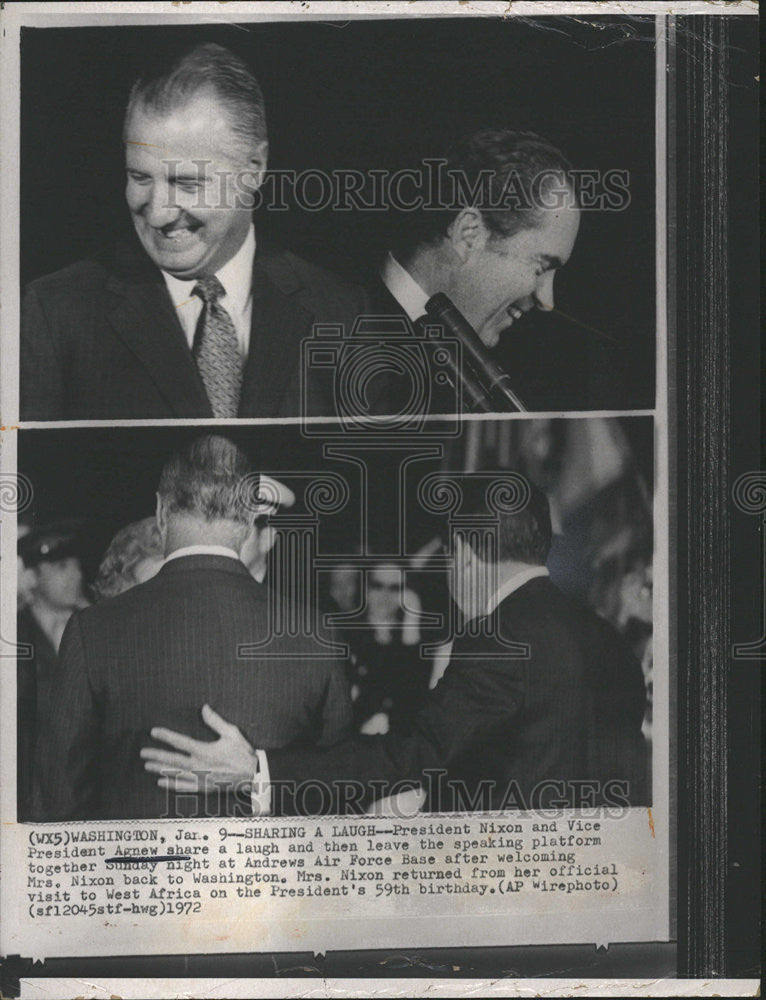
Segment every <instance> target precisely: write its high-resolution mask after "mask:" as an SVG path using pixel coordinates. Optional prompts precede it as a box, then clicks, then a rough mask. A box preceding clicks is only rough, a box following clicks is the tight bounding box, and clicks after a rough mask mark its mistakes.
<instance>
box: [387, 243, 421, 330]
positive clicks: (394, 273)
mask: <svg viewBox="0 0 766 1000" xmlns="http://www.w3.org/2000/svg"><path fill="white" fill-rule="evenodd" d="M380 277H381V280H382V281H383V284H384V285H385V286H386V288H387V289H388V290H389V292H391V294H392V295H393V297H394V298H395V299H396V301H397V302H398V303H399V305H400V306H401V307H402V308H403V309H404V311H405V312H406V313H407V315H408V316H409V318H410V319H411V320H412V322H413V323H414V322H415V320H418V319H420V317H421V316H423V315H425V311H426V302H428V300H429V298H430V296H429V295H428V294H427V293H426V292H424V291H423V289H422V288H421V287H420V285H419V284H418V283H417V281H415V279H414V278H413V277H412V275H411V274H410V273H409V271H407V270H405V268H403V267H402V265H401V264H400V263H399V261H398V260H397V259H396V258H395V257H394V255H393V254H392V253H389V254H388V255H387V256H386V259H385V260H384V261H383V266H382V268H381V270H380Z"/></svg>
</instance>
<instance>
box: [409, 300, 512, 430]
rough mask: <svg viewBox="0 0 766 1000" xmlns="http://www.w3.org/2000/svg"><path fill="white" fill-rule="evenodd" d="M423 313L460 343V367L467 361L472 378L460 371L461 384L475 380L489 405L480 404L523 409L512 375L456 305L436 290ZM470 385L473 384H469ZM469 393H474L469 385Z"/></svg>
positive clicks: (509, 410) (503, 409) (496, 408)
mask: <svg viewBox="0 0 766 1000" xmlns="http://www.w3.org/2000/svg"><path fill="white" fill-rule="evenodd" d="M426 313H427V314H428V316H429V318H430V319H433V320H434V321H435V322H438V323H440V324H441V325H442V326H443V327H444V329H445V331H446V332H447V333H448V334H450V336H452V337H454V338H455V339H456V340H458V341H459V342H460V344H462V347H463V355H464V356H463V367H464V368H465V366H466V363H467V364H468V366H469V368H470V369H472V370H473V375H475V379H472V378H471V376H470V374H469V373H468V372H465V371H461V372H460V378H461V381H462V382H463V385H464V386H466V384H467V383H468V384H471V383H474V382H475V381H476V380H478V382H479V384H480V387H481V389H482V391H483V394H484V395H485V396H486V397H487V400H488V402H489V406H488V407H486V406H484V405H483V404H478V405H481V408H482V409H484V410H485V412H491V411H492V410H494V411H497V412H500V413H514V412H516V411H519V412H521V413H526V411H527V408H526V406H524V404H523V403H522V402H521V400H520V399H519V397H518V396H517V395H516V393H515V392H514V391H513V389H512V388H511V379H510V376H509V375H508V373H507V372H504V371H503V369H502V368H501V367H500V365H499V364H498V363H497V362H496V361H495V360H494V358H493V357H492V356H491V354H490V353H489V351H488V350H487V348H486V347H485V346H484V344H482V342H481V340H480V339H479V337H478V334H477V333H476V331H475V330H474V328H473V327H472V326H471V324H470V323H469V322H468V320H467V319H466V318H465V316H463V314H462V313H461V312H460V310H459V309H458V308H457V306H456V305H455V304H454V303H453V302H452V301H451V300H450V299H449V298H448V297H447V296H446V295H445V294H444V293H443V292H437V293H436V295H432V296H431V298H430V299H429V300H428V302H426ZM471 388H473V386H471ZM469 393H470V394H471V395H472V396H473V393H472V392H471V389H469Z"/></svg>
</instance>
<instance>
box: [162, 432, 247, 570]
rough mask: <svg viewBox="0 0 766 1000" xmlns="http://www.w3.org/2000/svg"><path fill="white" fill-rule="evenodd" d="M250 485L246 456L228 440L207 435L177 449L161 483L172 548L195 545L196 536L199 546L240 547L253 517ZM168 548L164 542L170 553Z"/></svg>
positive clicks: (163, 508)
mask: <svg viewBox="0 0 766 1000" xmlns="http://www.w3.org/2000/svg"><path fill="white" fill-rule="evenodd" d="M252 485H253V480H252V472H251V465H250V462H249V460H248V457H247V455H246V454H245V452H244V451H243V450H242V449H241V448H239V447H238V446H237V445H235V444H234V443H233V442H232V441H230V440H229V439H228V438H225V437H221V436H219V435H215V434H206V435H205V436H204V437H199V438H196V439H195V440H194V441H192V442H191V444H189V445H187V446H186V447H185V448H182V449H181V450H180V451H177V452H176V453H175V454H174V455H173V456H172V457H171V458H170V459H169V461H168V462H167V463H166V464H165V467H164V468H163V470H162V474H161V475H160V482H159V486H158V487H157V496H158V498H159V501H160V506H161V509H162V512H163V517H164V521H165V522H166V523H167V525H168V530H169V532H170V535H171V541H170V547H178V545H179V544H180V542H181V541H185V542H186V543H187V544H191V541H190V536H191V535H192V534H193V535H195V536H196V537H195V539H194V541H195V542H197V543H199V544H204V542H206V541H207V542H209V543H211V544H225V545H228V546H230V547H232V548H235V549H237V550H238V549H239V547H240V545H241V544H242V542H243V540H244V538H245V537H246V535H247V533H248V532H249V530H250V528H251V526H252V524H253V521H254V512H253V510H252V504H251V503H250V502H249V497H250V496H251V495H252V493H251V490H250V487H251V486H252ZM161 530H163V527H162V525H161ZM173 536H175V543H176V544H175V545H174V537H173ZM179 536H183V539H179ZM168 549H169V546H168V544H167V542H166V545H165V550H166V553H167V551H168Z"/></svg>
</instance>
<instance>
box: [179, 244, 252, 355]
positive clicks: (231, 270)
mask: <svg viewBox="0 0 766 1000" xmlns="http://www.w3.org/2000/svg"><path fill="white" fill-rule="evenodd" d="M254 258H255V229H254V227H253V226H250V229H249V230H248V231H247V236H246V237H245V242H244V243H243V244H242V246H241V247H240V248H239V250H237V252H236V253H235V254H234V256H233V257H232V258H231V260H229V261H227V262H226V263H225V264H224V265H223V267H222V268H221V269H220V270H219V271H216V275H215V276H216V278H218V280H219V281H220V282H221V284H222V285H223V287H224V291H225V293H226V294H225V295H222V296H221V298H220V299H219V300H218V301H219V302H220V304H221V305H222V306H223V308H224V309H225V310H226V312H227V313H228V314H229V316H231V321H232V323H233V324H234V331H235V333H236V334H237V343H238V344H239V349H240V351H241V352H242V357H243V358H246V357H247V354H248V351H249V350H250V323H251V320H252V315H253V260H254ZM162 277H163V278H164V279H165V284H166V285H167V288H168V292H169V293H170V298H171V299H172V301H173V305H174V306H175V307H176V315H177V316H178V319H179V320H180V322H181V326H182V327H183V331H184V333H185V334H186V341H187V343H188V344H189V349H191V348H192V347H193V346H194V333H195V331H196V329H197V322H198V320H199V317H200V313H201V312H202V305H203V303H202V299H201V298H200V297H199V296H198V295H193V294H192V292H193V290H194V286H195V285H196V284H197V279H196V278H193V279H192V280H191V281H182V280H181V279H180V278H176V277H174V276H173V275H172V274H167V272H165V271H163V272H162Z"/></svg>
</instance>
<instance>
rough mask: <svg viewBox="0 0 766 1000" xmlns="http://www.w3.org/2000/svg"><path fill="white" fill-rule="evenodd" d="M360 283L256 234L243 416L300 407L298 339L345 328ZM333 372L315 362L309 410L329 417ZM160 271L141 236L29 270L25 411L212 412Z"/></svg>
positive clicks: (59, 414) (359, 308) (358, 309)
mask: <svg viewBox="0 0 766 1000" xmlns="http://www.w3.org/2000/svg"><path fill="white" fill-rule="evenodd" d="M365 308H366V300H365V296H364V294H363V292H361V290H359V289H357V288H355V287H354V286H352V285H348V284H345V283H344V282H342V281H341V280H340V279H339V278H337V277H335V276H334V275H332V274H330V273H329V272H328V271H324V270H322V269H321V268H318V267H315V266H314V265H312V264H309V263H307V262H306V261H304V260H301V259H300V258H299V257H296V256H295V254H292V253H289V252H287V251H281V252H280V251H275V250H273V249H271V248H269V247H268V246H263V245H262V241H260V240H259V242H258V249H257V251H256V256H255V261H254V265H253V313H252V315H253V318H252V332H251V338H250V351H249V355H248V360H247V364H246V367H245V373H244V383H243V388H242V398H241V403H240V411H239V416H241V417H288V416H289V417H295V416H301V415H303V414H302V409H301V397H300V367H301V341H302V340H304V339H305V338H307V337H309V336H310V335H311V332H312V326H313V324H314V323H327V324H343V325H344V328H345V329H346V330H347V331H348V330H351V328H352V327H353V324H354V321H355V320H356V318H357V316H358V315H359V314H361V313H363V312H364V311H365ZM332 392H333V390H332V375H331V373H329V372H321V373H320V372H318V371H316V370H312V374H311V392H310V394H309V397H310V404H309V405H310V410H309V412H308V413H307V414H306V415H307V416H335V413H336V407H335V403H334V398H333V395H332ZM212 415H213V411H212V409H211V407H210V403H209V401H208V398H207V396H206V394H205V389H204V386H203V384H202V380H201V378H200V376H199V373H198V371H197V367H196V364H195V362H194V359H193V357H192V354H191V351H190V350H189V346H188V344H187V341H186V337H185V335H184V333H183V330H182V328H181V324H180V323H179V321H178V318H177V316H176V315H175V311H174V308H173V304H172V301H171V299H170V296H169V294H168V291H167V288H166V285H165V282H164V280H163V278H162V273H161V272H160V271H159V270H158V268H156V267H155V266H154V264H153V263H152V262H151V260H150V259H149V257H148V256H147V255H146V253H145V251H144V250H143V248H142V247H141V245H140V244H139V242H138V240H137V238H135V237H133V238H132V239H129V240H128V241H126V242H125V243H122V244H118V245H116V246H114V247H112V248H110V249H109V250H107V251H105V252H104V253H102V254H100V255H98V256H96V257H94V258H93V259H91V260H85V261H80V262H78V263H76V264H73V265H71V266H70V267H67V268H64V269H63V270H61V271H57V272H56V273H55V274H49V275H47V276H45V277H43V278H39V279H37V280H36V281H33V282H32V283H31V284H30V286H29V288H28V290H27V293H26V296H25V300H24V306H23V310H22V329H21V416H22V419H23V420H91V419H136V418H138V419H140V418H145V419H155V418H172V417H212Z"/></svg>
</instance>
